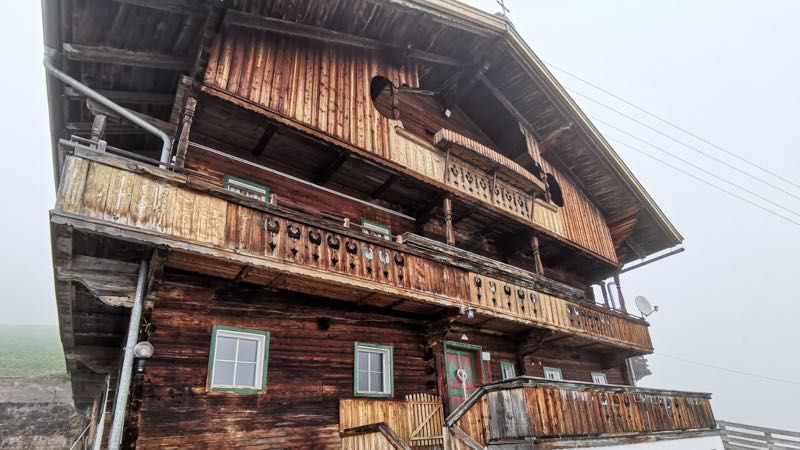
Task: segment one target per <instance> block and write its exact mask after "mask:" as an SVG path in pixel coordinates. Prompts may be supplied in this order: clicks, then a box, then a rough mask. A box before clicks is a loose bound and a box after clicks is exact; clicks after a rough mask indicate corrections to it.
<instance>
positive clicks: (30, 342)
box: [0, 325, 66, 377]
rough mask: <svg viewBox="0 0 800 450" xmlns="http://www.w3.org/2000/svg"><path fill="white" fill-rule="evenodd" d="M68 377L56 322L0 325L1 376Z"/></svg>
mask: <svg viewBox="0 0 800 450" xmlns="http://www.w3.org/2000/svg"><path fill="white" fill-rule="evenodd" d="M61 376H63V377H66V367H65V366H64V353H63V352H62V351H61V342H60V341H59V337H58V327H57V326H55V325H52V326H44V325H0V377H61Z"/></svg>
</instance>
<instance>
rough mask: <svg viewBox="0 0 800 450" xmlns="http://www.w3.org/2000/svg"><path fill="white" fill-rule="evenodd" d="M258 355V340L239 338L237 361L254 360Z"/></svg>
mask: <svg viewBox="0 0 800 450" xmlns="http://www.w3.org/2000/svg"><path fill="white" fill-rule="evenodd" d="M257 355H258V341H253V340H250V339H239V357H238V358H236V360H237V361H244V362H252V363H254V362H256V356H257Z"/></svg>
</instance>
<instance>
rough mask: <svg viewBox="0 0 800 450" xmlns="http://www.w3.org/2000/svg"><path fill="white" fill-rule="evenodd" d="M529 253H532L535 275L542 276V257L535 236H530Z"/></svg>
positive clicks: (537, 238)
mask: <svg viewBox="0 0 800 450" xmlns="http://www.w3.org/2000/svg"><path fill="white" fill-rule="evenodd" d="M531 251H532V252H533V264H534V271H535V272H536V274H537V275H544V266H543V265H542V255H541V254H540V252H539V237H538V236H536V235H535V234H534V235H532V236H531Z"/></svg>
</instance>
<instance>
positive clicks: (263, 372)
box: [208, 325, 269, 393]
mask: <svg viewBox="0 0 800 450" xmlns="http://www.w3.org/2000/svg"><path fill="white" fill-rule="evenodd" d="M268 352H269V332H268V331H260V330H247V329H243V328H236V327H229V326H224V325H214V328H213V329H212V331H211V351H210V355H209V362H208V365H209V367H208V378H209V381H208V386H209V389H211V390H222V391H232V392H239V393H256V392H258V391H260V390H262V389H264V388H265V387H266V385H267V356H268Z"/></svg>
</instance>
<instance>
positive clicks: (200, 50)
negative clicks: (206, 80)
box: [189, 0, 231, 82]
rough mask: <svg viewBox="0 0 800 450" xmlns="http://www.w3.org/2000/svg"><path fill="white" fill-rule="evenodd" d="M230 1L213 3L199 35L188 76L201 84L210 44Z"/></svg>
mask: <svg viewBox="0 0 800 450" xmlns="http://www.w3.org/2000/svg"><path fill="white" fill-rule="evenodd" d="M230 4H231V0H223V1H219V0H217V1H215V2H214V3H213V6H212V7H211V10H210V11H209V13H208V15H207V16H206V22H205V24H204V25H203V33H202V34H201V35H200V43H199V45H198V46H197V53H196V54H195V57H194V62H193V63H192V71H191V73H190V74H189V75H190V76H191V77H192V78H193V79H194V80H195V81H197V82H202V81H203V76H204V75H205V72H206V67H207V66H208V58H209V55H210V54H211V42H212V41H213V40H214V37H215V36H216V35H217V34H219V32H220V30H221V29H222V25H223V21H224V20H225V15H226V14H227V13H228V8H229V7H230Z"/></svg>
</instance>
